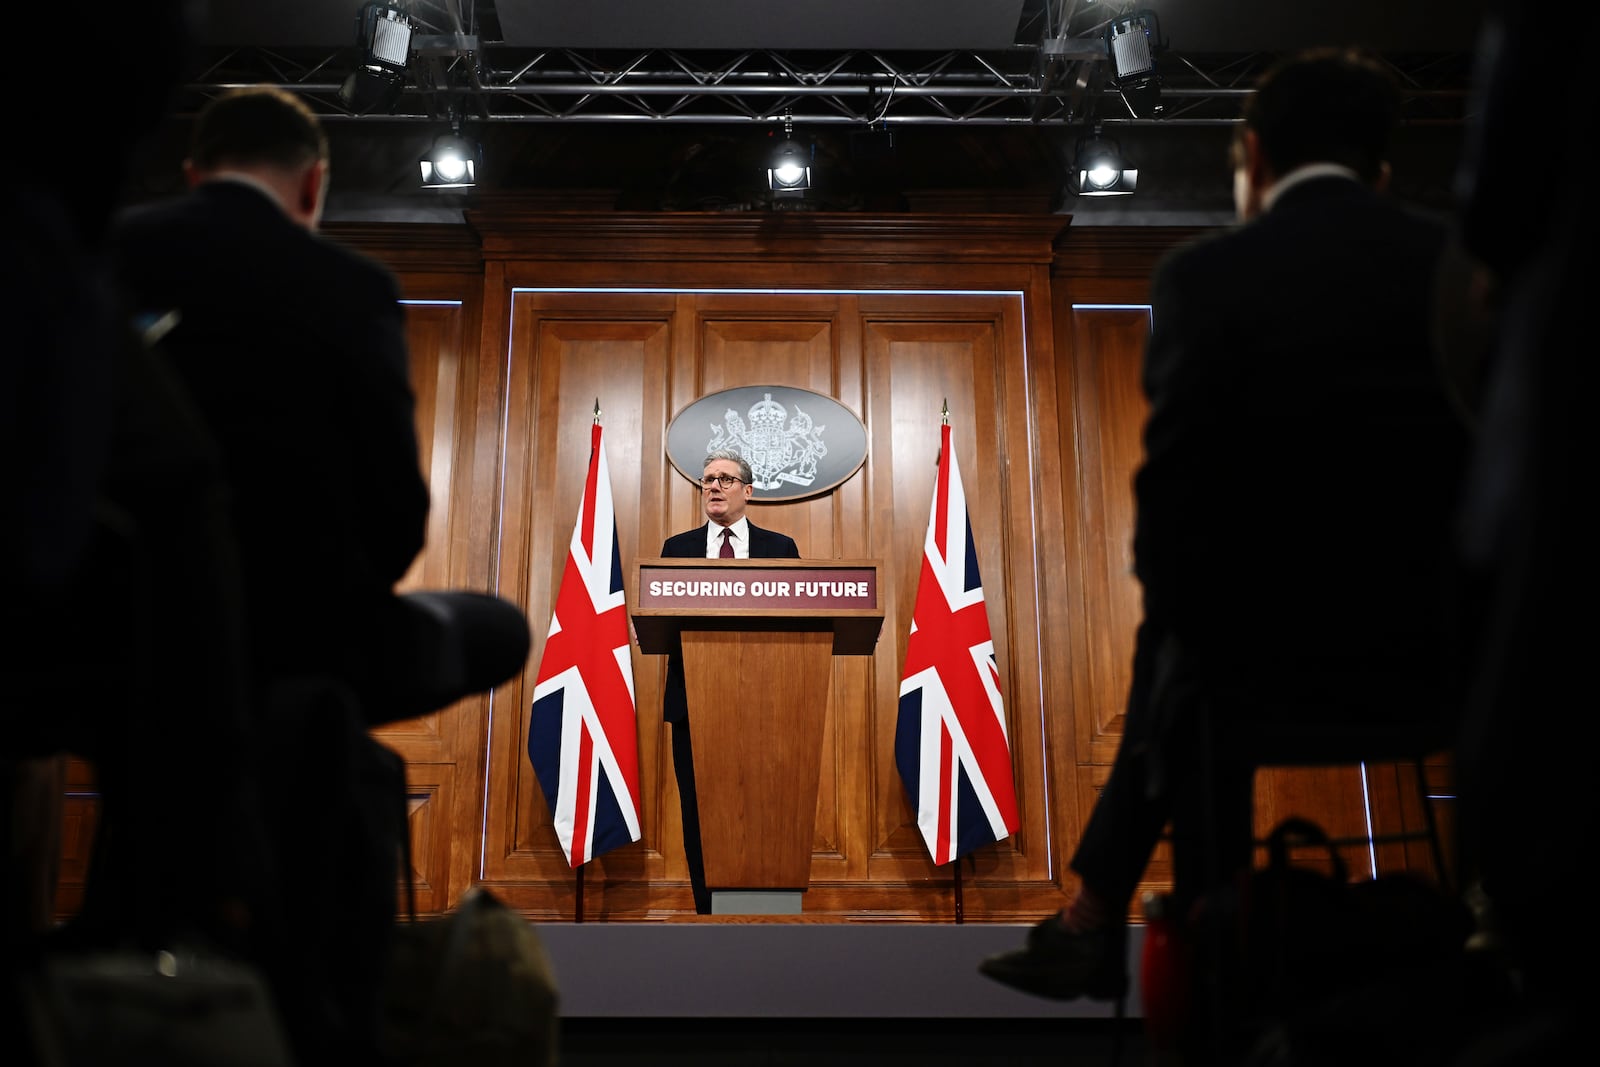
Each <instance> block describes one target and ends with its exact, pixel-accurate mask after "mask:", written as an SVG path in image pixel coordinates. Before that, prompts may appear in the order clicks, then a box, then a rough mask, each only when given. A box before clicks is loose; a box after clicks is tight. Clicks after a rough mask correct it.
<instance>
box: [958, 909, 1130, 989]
mask: <svg viewBox="0 0 1600 1067" xmlns="http://www.w3.org/2000/svg"><path fill="white" fill-rule="evenodd" d="M1124 933H1125V931H1124V928H1123V927H1122V926H1121V924H1114V925H1113V926H1112V927H1110V928H1109V929H1105V930H1095V931H1093V932H1091V933H1083V934H1075V933H1072V932H1071V931H1070V930H1068V929H1067V928H1066V927H1064V926H1062V925H1061V920H1060V919H1059V918H1058V917H1057V916H1055V915H1051V916H1050V917H1048V918H1046V919H1045V920H1043V921H1042V922H1039V923H1037V924H1035V925H1034V927H1033V929H1031V930H1029V931H1028V945H1027V947H1026V948H1019V949H1016V950H1014V951H1011V952H1000V953H997V954H995V955H993V956H990V957H989V958H988V959H986V960H984V961H983V962H982V963H980V964H978V970H979V972H980V973H982V974H985V975H988V976H989V977H990V978H993V979H994V980H995V981H997V982H1001V983H1003V984H1005V985H1008V986H1010V987H1011V988H1013V989H1020V990H1022V991H1023V992H1024V993H1032V994H1033V995H1035V996H1039V997H1049V998H1050V999H1051V1000H1076V999H1077V998H1079V997H1090V998H1092V999H1094V1000H1121V999H1122V998H1123V997H1124V996H1126V995H1127V992H1128V968H1127V960H1126V959H1125V958H1124V950H1123V945H1124V941H1123V937H1124Z"/></svg>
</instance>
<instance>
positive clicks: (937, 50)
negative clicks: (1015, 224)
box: [129, 0, 1482, 224]
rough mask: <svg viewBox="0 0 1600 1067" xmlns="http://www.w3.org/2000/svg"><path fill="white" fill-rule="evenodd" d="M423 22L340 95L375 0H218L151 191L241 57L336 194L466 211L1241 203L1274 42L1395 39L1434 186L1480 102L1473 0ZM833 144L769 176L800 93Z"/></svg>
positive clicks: (1403, 147)
mask: <svg viewBox="0 0 1600 1067" xmlns="http://www.w3.org/2000/svg"><path fill="white" fill-rule="evenodd" d="M391 3H392V4H393V6H397V7H399V8H401V9H402V10H403V11H404V12H405V13H406V15H407V16H408V18H409V19H410V21H411V22H412V24H413V30H414V36H413V39H412V52H411V56H412V58H411V63H410V65H409V69H408V71H407V74H406V78H405V82H404V85H403V88H402V89H401V91H400V94H399V96H398V98H397V99H395V100H394V101H393V102H392V104H390V105H389V106H382V107H375V108H370V109H367V110H364V111H363V110H362V109H360V108H355V107H352V106H350V105H348V104H346V103H345V102H344V101H343V100H342V99H341V98H340V95H339V92H338V89H339V86H340V84H341V83H342V82H343V81H344V80H345V78H346V76H347V75H348V74H349V72H350V71H351V70H353V69H354V68H355V67H356V66H358V65H359V62H360V58H361V54H360V50H359V49H358V48H357V46H356V44H355V32H354V26H355V21H356V13H357V11H358V9H359V8H360V6H361V5H360V4H359V3H358V2H357V0H272V2H262V0H204V2H197V3H196V4H195V5H194V6H195V8H196V9H197V10H198V11H199V19H198V21H197V22H196V25H195V29H194V33H193V37H194V40H195V47H194V48H193V50H192V52H193V54H192V58H191V60H190V63H189V71H188V73H187V75H186V78H185V82H184V86H183V88H182V91H181V92H179V93H178V94H177V96H176V98H175V99H174V101H173V107H172V115H171V118H170V120H169V121H168V122H167V123H166V124H165V125H164V127H163V128H162V130H161V131H160V133H159V134H158V136H157V137H156V139H155V140H154V141H153V143H152V144H151V146H150V149H149V151H148V152H147V153H146V159H145V161H144V162H143V163H142V165H141V168H140V170H139V172H138V174H137V176H136V179H135V182H134V184H133V186H132V187H131V189H130V192H129V195H130V197H132V198H143V197H149V196H159V195H165V194H166V193H168V192H171V191H174V190H175V189H176V188H177V165H178V161H179V160H180V159H181V156H182V144H183V138H184V136H185V133H186V125H187V119H188V118H189V117H191V116H192V115H193V113H194V111H195V110H196V109H197V108H198V107H199V106H200V105H201V104H203V103H204V101H205V100H206V99H208V98H210V97H211V96H214V95H216V93H218V92H220V91H222V90H223V89H224V88H226V87H227V86H229V85H234V84H241V83H246V82H263V81H264V82H272V83H275V84H280V85H284V86H286V87H288V88H290V89H292V90H294V91H295V92H297V93H299V94H300V95H301V96H302V97H303V98H304V99H306V100H307V101H308V102H309V103H311V105H312V106H313V107H314V108H315V109H316V110H317V111H318V112H319V114H321V115H322V116H323V118H324V121H325V124H326V126H327V128H328V131H329V135H330V139H331V140H332V142H333V152H334V160H333V198H332V201H331V203H330V211H329V217H330V218H334V219H338V218H364V217H371V218H434V217H450V216H452V215H454V216H456V217H459V212H460V210H461V208H462V207H463V206H465V205H467V204H470V203H471V202H472V200H473V199H474V198H476V197H479V196H482V195H492V194H496V193H507V192H519V193H542V194H544V195H546V196H548V197H549V198H551V199H552V200H553V201H556V202H558V203H559V202H561V201H563V200H566V201H570V202H571V203H574V204H577V203H585V204H605V205H607V206H611V207H615V208H619V209H624V210H772V209H776V208H780V207H782V208H788V209H802V210H803V209H810V210H885V211H892V210H919V209H925V208H930V207H933V208H935V209H936V208H937V206H939V205H949V204H951V203H959V202H961V200H962V199H963V198H966V199H972V198H975V197H976V198H982V199H983V200H984V202H985V203H986V204H987V205H988V206H989V207H990V209H996V208H1002V209H1003V208H1007V207H1014V208H1017V209H1028V210H1059V211H1068V212H1071V213H1072V214H1074V216H1076V217H1078V218H1079V220H1080V221H1081V220H1083V219H1095V220H1099V221H1105V222H1109V223H1175V224H1185V223H1196V222H1199V223H1204V222H1214V221H1220V220H1221V219H1222V218H1223V217H1225V215H1226V213H1227V211H1228V186H1227V175H1226V173H1225V171H1224V164H1223V160H1224V149H1225V145H1226V141H1227V137H1228V133H1229V129H1230V127H1231V124H1232V120H1233V117H1234V116H1235V115H1236V114H1237V108H1238V101H1239V97H1240V96H1242V95H1243V94H1244V93H1245V92H1246V91H1247V90H1248V86H1249V84H1250V81H1251V79H1252V78H1253V77H1254V75H1255V74H1257V73H1259V71H1260V70H1261V69H1262V68H1263V67H1264V66H1265V64H1266V63H1267V62H1269V61H1270V60H1271V59H1272V58H1274V57H1275V56H1276V55H1278V54H1281V53H1282V52H1284V51H1287V50H1289V49H1292V48H1296V47H1300V46H1304V45H1311V44H1360V45H1366V46H1369V47H1372V48H1375V49H1377V50H1379V51H1381V52H1382V53H1383V54H1384V55H1385V57H1386V58H1388V59H1389V60H1390V62H1391V63H1392V64H1393V65H1394V66H1395V69H1396V72H1397V74H1398V75H1399V76H1400V77H1401V80H1402V83H1403V84H1404V85H1405V86H1406V87H1407V102H1406V109H1407V110H1406V120H1407V121H1406V126H1405V128H1404V130H1403V131H1402V138H1401V143H1400V144H1399V145H1397V148H1396V160H1395V163H1396V181H1397V188H1398V190H1399V191H1400V192H1401V193H1402V195H1407V196H1410V197H1412V198H1415V199H1419V200H1424V201H1432V202H1442V201H1444V200H1446V199H1447V198H1448V184H1449V176H1450V170H1451V167H1452V166H1453V162H1454V159H1455V157H1456V154H1457V153H1458V151H1459V140H1460V135H1461V132H1462V126H1463V121H1464V119H1465V117H1466V109H1467V107H1468V106H1469V96H1468V91H1469V88H1470V55H1471V51H1472V47H1473V42H1474V39H1475V35H1476V32H1477V25H1478V19H1479V12H1480V11H1481V8H1482V4H1481V3H1479V2H1475V0H1409V2H1401V3H1396V2H1393V0H1342V2H1333V0H1294V2H1288V0H1144V2H1136V3H1129V2H1125V0H805V2H801V3H796V2H794V0H782V2H775V0H677V2H669V0H581V2H574V0H437V2H436V0H391ZM1135 12H1153V14H1154V18H1153V20H1152V25H1154V26H1155V27H1156V28H1157V30H1158V36H1157V43H1158V45H1160V46H1162V47H1159V48H1158V50H1157V57H1158V64H1159V65H1158V69H1159V71H1160V74H1161V79H1162V91H1161V112H1160V113H1159V115H1149V114H1134V113H1133V111H1132V110H1130V108H1129V106H1128V105H1127V104H1125V103H1124V101H1123V99H1122V98H1121V96H1120V95H1119V94H1118V93H1117V91H1116V89H1115V87H1114V86H1113V85H1111V84H1110V81H1109V71H1110V64H1109V63H1108V62H1107V59H1106V55H1105V43H1104V37H1103V34H1104V27H1105V26H1106V24H1107V23H1108V21H1110V20H1112V19H1116V18H1121V17H1125V16H1127V15H1129V14H1132V13H1135ZM786 119H787V120H788V121H790V122H791V123H792V125H793V129H794V134H795V136H796V137H799V138H804V139H806V140H807V141H809V142H811V143H812V144H813V145H814V146H815V154H816V157H815V165H814V168H813V173H814V181H815V186H814V188H813V189H812V190H811V192H810V193H809V194H808V196H807V197H806V198H805V200H804V201H802V202H798V203H797V202H794V201H789V202H784V203H778V202H775V201H773V200H772V199H771V197H770V194H769V193H768V192H767V190H766V188H765V173H764V169H763V168H764V165H765V164H764V156H765V153H766V150H767V147H768V146H769V145H770V143H771V140H772V138H773V137H774V136H781V135H782V131H783V128H784V123H785V120H786ZM452 121H455V122H456V123H458V124H459V125H460V126H461V128H462V130H463V132H464V133H467V134H469V135H470V136H471V137H472V138H473V139H475V140H477V141H479V142H481V144H482V146H483V168H482V172H481V175H480V181H479V188H478V190H475V191H470V192H456V191H450V192H445V191H438V190H422V189H420V188H419V187H418V180H417V162H418V160H419V159H420V158H421V156H422V154H423V153H424V152H425V151H426V149H427V148H428V146H429V144H430V143H431V141H432V138H433V137H434V136H436V135H437V134H439V133H441V132H445V130H447V129H448V127H449V126H450V124H451V122H452ZM1096 125H1098V126H1099V127H1100V128H1101V129H1102V132H1104V133H1106V134H1107V135H1110V136H1113V137H1115V138H1116V139H1117V140H1118V141H1119V142H1120V144H1121V146H1122V148H1123V150H1124V152H1125V153H1126V154H1127V155H1128V156H1129V157H1130V158H1132V159H1133V161H1134V162H1135V163H1136V164H1138V165H1139V167H1140V171H1141V173H1140V187H1139V191H1138V192H1137V193H1136V194H1135V195H1134V196H1132V197H1126V198H1112V199H1101V200H1091V199H1090V198H1081V197H1075V196H1072V195H1071V194H1070V191H1068V192H1067V193H1066V195H1065V196H1064V195H1063V189H1064V188H1069V180H1068V177H1067V174H1068V170H1069V167H1070V161H1071V156H1072V153H1073V151H1074V147H1075V145H1076V143H1077V140H1078V139H1079V138H1080V137H1082V136H1084V135H1086V134H1087V133H1088V132H1090V129H1091V127H1092V126H1096Z"/></svg>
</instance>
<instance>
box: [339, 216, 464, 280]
mask: <svg viewBox="0 0 1600 1067" xmlns="http://www.w3.org/2000/svg"><path fill="white" fill-rule="evenodd" d="M322 232H323V233H324V234H326V235H327V236H328V237H331V238H333V239H334V240H336V241H339V242H340V243H342V244H346V245H349V246H351V247H352V248H356V249H359V250H360V251H362V252H365V253H367V254H368V255H371V256H373V257H374V258H376V259H380V260H382V261H383V262H385V263H387V264H389V265H390V266H392V267H394V268H395V269H415V270H431V271H465V272H468V273H472V274H477V273H480V272H482V270H483V249H482V248H481V247H480V246H479V243H478V235H477V234H476V233H475V232H473V230H472V228H471V227H469V226H467V225H466V224H464V223H437V222H422V223H402V222H382V223H366V222H335V223H329V224H327V225H325V226H324V227H323V228H322Z"/></svg>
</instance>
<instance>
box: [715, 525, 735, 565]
mask: <svg viewBox="0 0 1600 1067" xmlns="http://www.w3.org/2000/svg"><path fill="white" fill-rule="evenodd" d="M717 555H718V556H719V557H720V558H722V559H732V558H733V531H732V530H730V529H728V528H727V527H726V526H724V527H723V528H722V550H721V551H720V552H718V553H717Z"/></svg>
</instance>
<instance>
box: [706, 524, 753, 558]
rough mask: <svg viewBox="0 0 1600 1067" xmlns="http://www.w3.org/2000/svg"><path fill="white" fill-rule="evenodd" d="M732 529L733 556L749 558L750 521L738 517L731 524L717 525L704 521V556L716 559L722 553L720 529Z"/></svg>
mask: <svg viewBox="0 0 1600 1067" xmlns="http://www.w3.org/2000/svg"><path fill="white" fill-rule="evenodd" d="M725 529H726V530H732V531H733V558H734V559H749V558H750V523H749V522H748V521H747V520H746V519H745V518H743V517H742V516H741V517H740V519H739V521H738V522H736V523H734V524H733V525H732V526H718V525H717V524H716V523H714V522H708V523H706V558H707V559H717V558H719V557H720V556H721V555H722V531H723V530H725Z"/></svg>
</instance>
